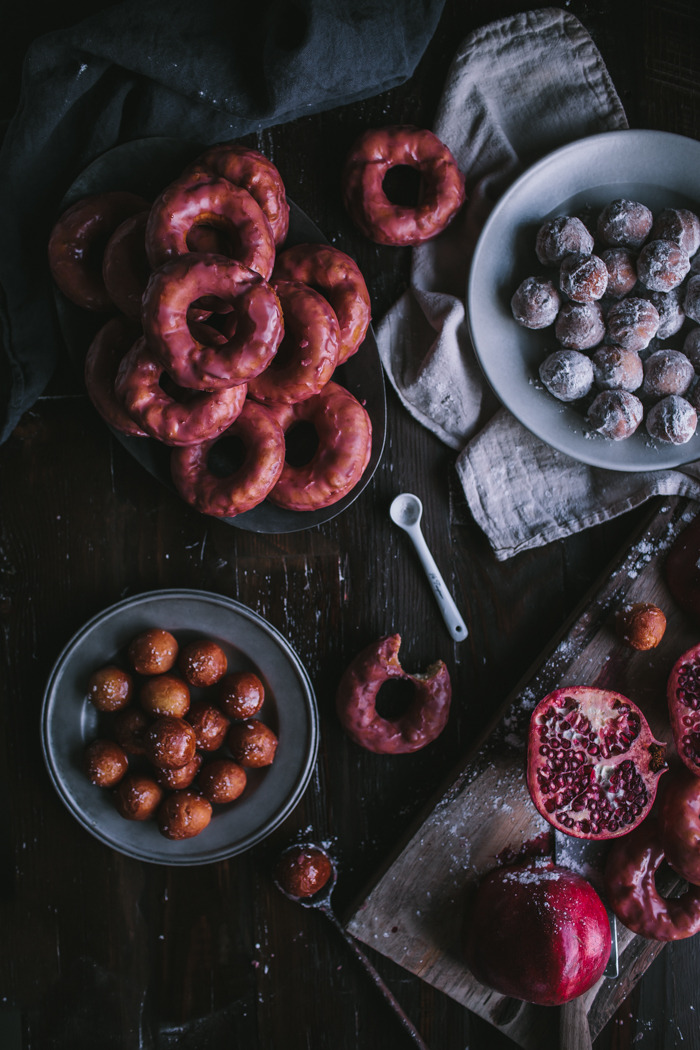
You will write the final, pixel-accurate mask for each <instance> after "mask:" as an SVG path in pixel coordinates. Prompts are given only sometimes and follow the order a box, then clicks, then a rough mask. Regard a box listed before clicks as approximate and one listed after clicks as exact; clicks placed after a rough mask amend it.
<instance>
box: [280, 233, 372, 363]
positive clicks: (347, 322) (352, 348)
mask: <svg viewBox="0 0 700 1050" xmlns="http://www.w3.org/2000/svg"><path fill="white" fill-rule="evenodd" d="M272 280H273V282H277V281H303V282H304V284H308V285H311V287H312V288H314V289H315V290H316V291H317V292H320V293H321V295H322V296H323V297H324V298H325V299H327V300H328V302H329V303H330V304H331V306H332V307H333V309H334V310H335V314H336V317H337V318H338V324H339V325H340V347H339V349H338V364H339V365H342V363H343V361H347V359H348V358H349V357H352V355H353V354H354V353H356V352H357V351H358V350H359V348H360V345H361V343H362V340H363V339H364V338H365V335H366V334H367V329H368V328H369V322H370V319H371V306H370V299H369V292H368V291H367V285H366V284H365V279H364V277H363V276H362V274H361V273H360V269H359V267H358V265H357V263H356V262H355V260H354V259H351V258H350V256H349V255H346V254H345V252H341V251H340V249H339V248H332V247H331V246H330V245H325V244H295V245H292V247H291V248H285V250H284V251H283V252H280V254H279V255H278V256H277V259H276V261H275V268H274V270H273V273H272Z"/></svg>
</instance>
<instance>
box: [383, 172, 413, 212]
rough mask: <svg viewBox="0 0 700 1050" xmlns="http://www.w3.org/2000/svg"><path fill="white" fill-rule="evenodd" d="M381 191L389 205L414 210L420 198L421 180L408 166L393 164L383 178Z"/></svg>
mask: <svg viewBox="0 0 700 1050" xmlns="http://www.w3.org/2000/svg"><path fill="white" fill-rule="evenodd" d="M382 190H383V191H384V194H385V196H386V198H387V200H388V201H389V202H390V204H396V205H398V206H399V207H401V208H415V207H416V206H417V205H418V204H419V203H420V201H421V198H422V191H423V178H422V176H421V173H420V171H419V170H418V169H417V168H414V167H412V166H411V165H410V164H394V165H393V166H392V167H390V168H389V170H388V171H387V173H386V175H385V176H384V179H383V181H382Z"/></svg>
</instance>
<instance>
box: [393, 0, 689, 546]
mask: <svg viewBox="0 0 700 1050" xmlns="http://www.w3.org/2000/svg"><path fill="white" fill-rule="evenodd" d="M626 127H627V120H626V117H625V113H624V110H623V108H622V104H621V102H620V99H619V98H618V96H617V93H616V91H615V88H614V86H613V84H612V81H611V79H610V75H609V73H608V71H607V69H606V68H605V65H604V63H603V60H602V58H601V56H600V53H599V52H598V50H597V48H596V47H595V45H594V44H593V41H592V40H591V38H590V36H589V35H588V33H587V31H586V30H585V29H584V27H583V26H582V25H581V23H580V22H579V21H578V20H577V19H576V18H574V17H573V16H572V15H570V14H569V13H567V12H566V11H563V10H560V9H558V8H545V9H542V10H539V11H529V12H524V13H522V14H518V15H515V16H513V17H510V18H506V19H504V20H502V21H499V22H495V23H492V24H491V25H487V26H485V27H484V28H482V29H479V30H477V31H476V32H474V33H472V34H471V35H470V36H469V37H467V39H466V40H465V41H464V42H463V44H462V45H461V47H460V48H459V51H458V53H457V55H456V57H455V59H454V61H453V63H452V66H451V68H450V70H449V73H448V76H447V81H446V85H445V89H444V92H443V96H442V100H441V103H440V106H439V109H438V113H437V115H436V119H435V124H434V128H433V130H434V131H435V133H436V134H437V135H438V137H439V138H440V139H442V141H443V142H445V143H446V144H447V145H448V146H449V147H450V149H451V150H452V152H453V154H454V156H455V158H456V160H457V163H458V164H459V166H460V169H461V170H462V171H463V172H465V173H466V178H467V192H468V203H467V206H466V207H465V208H464V209H463V210H462V212H461V213H460V214H459V216H458V217H457V219H456V220H455V221H454V222H453V223H452V225H451V226H450V227H449V228H448V229H447V230H446V231H445V233H444V234H442V235H441V236H440V237H438V238H436V239H435V240H434V241H428V242H427V243H426V244H423V245H420V246H419V247H417V248H415V249H413V256H412V269H411V282H410V287H409V289H408V291H407V292H406V293H405V294H404V295H403V296H402V298H401V299H400V300H399V301H398V302H397V303H395V304H394V306H393V307H392V308H391V309H390V310H389V312H388V313H387V315H386V316H385V317H384V318H383V319H382V321H381V323H380V325H379V327H378V330H377V341H378V344H379V350H380V354H381V357H382V361H383V364H384V368H385V370H386V373H387V375H388V377H389V379H390V380H391V382H392V384H393V386H394V387H395V389H396V391H397V393H398V395H399V397H400V398H401V400H402V402H403V403H404V405H405V406H406V407H407V409H408V410H409V411H410V412H411V414H412V415H413V416H414V417H415V418H416V419H417V420H419V421H420V422H421V423H422V424H423V425H424V426H426V427H428V428H429V429H430V430H431V431H432V432H433V433H435V434H437V435H438V437H440V438H441V439H442V440H443V441H444V442H445V443H446V444H447V445H449V446H450V448H453V449H455V450H459V453H460V454H459V456H458V458H457V463H456V467H457V472H458V474H459V477H460V480H461V482H462V486H463V488H464V492H465V495H466V498H467V502H468V505H469V508H470V510H471V512H472V514H473V516H474V518H475V520H476V521H477V523H478V524H479V526H480V527H481V528H482V529H483V530H484V532H485V533H486V535H487V537H488V539H489V542H490V544H491V546H492V547H493V550H494V553H495V555H496V557H497V558H499V559H501V560H502V559H505V558H509V557H510V556H512V555H513V554H517V553H518V552H519V551H522V550H526V549H528V548H530V547H537V546H542V545H543V544H545V543H549V542H551V541H552V540H555V539H561V538H562V537H565V536H569V535H571V534H572V533H574V532H577V531H579V530H580V529H584V528H587V527H588V526H591V525H595V524H598V523H599V522H602V521H605V520H607V519H608V518H611V517H613V516H615V515H618V514H622V513H623V512H624V511H627V510H630V509H632V508H633V507H636V506H638V505H639V504H640V503H642V502H643V501H644V500H647V499H649V498H650V497H651V496H654V495H671V494H679V495H687V496H692V497H695V498H700V464H698V463H695V464H691V465H689V466H686V467H683V468H679V469H676V470H662V471H654V472H649V473H632V474H626V473H623V472H618V471H610V470H602V469H599V468H594V467H588V466H586V465H585V464H582V463H578V462H577V461H575V460H573V459H571V458H570V457H568V456H566V455H564V454H562V453H559V452H557V451H556V450H554V449H552V448H550V447H549V446H548V445H545V444H544V443H543V442H541V441H540V440H539V439H538V438H536V437H535V436H534V435H532V434H531V433H530V432H529V431H528V430H526V429H525V428H524V427H523V426H522V425H521V424H520V423H518V422H517V420H516V419H515V418H514V417H513V416H512V415H511V414H510V413H509V412H508V411H507V410H506V409H504V408H498V407H497V403H496V401H495V399H494V397H493V395H492V394H491V392H490V391H489V390H488V388H487V384H486V381H485V379H484V378H483V375H482V373H481V370H480V368H479V365H478V363H477V361H476V359H475V357H474V353H473V350H472V347H471V344H470V340H469V332H468V328H467V322H466V317H465V305H464V297H465V291H466V283H467V274H468V269H469V263H470V259H471V254H472V252H473V249H474V246H475V244H476V240H477V238H478V236H479V232H480V230H481V228H482V226H483V224H484V221H485V220H486V218H487V217H488V214H489V211H490V209H491V207H492V206H493V204H494V203H495V201H496V200H497V199H498V197H499V195H500V194H501V193H502V192H503V190H504V189H505V188H506V187H507V186H508V185H509V184H510V183H511V182H512V181H513V179H514V178H515V177H517V175H519V174H520V172H521V171H523V170H524V169H525V168H526V167H528V166H529V165H530V164H532V163H533V162H534V161H535V160H537V159H538V158H539V157H541V156H543V155H545V154H546V153H548V152H550V151H551V150H553V149H556V148H557V147H559V146H562V145H565V144H566V143H567V142H571V141H574V140H575V139H579V138H583V137H584V136H586V135H593V134H596V133H598V132H601V131H612V130H619V129H621V128H626Z"/></svg>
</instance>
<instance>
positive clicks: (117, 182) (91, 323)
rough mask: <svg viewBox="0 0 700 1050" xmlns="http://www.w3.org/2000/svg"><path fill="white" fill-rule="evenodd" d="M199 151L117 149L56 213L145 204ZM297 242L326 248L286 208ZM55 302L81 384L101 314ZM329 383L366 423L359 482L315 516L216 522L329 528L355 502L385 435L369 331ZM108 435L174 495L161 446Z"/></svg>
mask: <svg viewBox="0 0 700 1050" xmlns="http://www.w3.org/2000/svg"><path fill="white" fill-rule="evenodd" d="M203 148H204V147H203V145H202V144H201V143H193V142H185V141H182V140H179V139H171V138H152V139H139V140H136V141H133V142H128V143H124V144H123V145H121V146H117V147H115V148H114V149H111V150H109V151H108V152H106V153H104V154H103V155H102V156H100V157H98V158H97V160H95V161H93V163H92V164H90V165H89V166H88V167H87V168H86V169H85V170H84V171H83V172H82V173H81V174H80V175H79V176H78V177H77V178H76V180H75V181H74V182H73V184H72V185H71V186H70V188H69V189H68V191H67V192H66V194H65V195H64V198H63V200H62V201H61V205H60V211H61V212H62V211H64V210H65V209H66V208H68V207H69V206H70V205H71V204H73V203H74V202H76V201H78V200H80V199H81V198H83V197H86V196H88V195H90V194H94V193H103V192H106V191H109V190H113V189H119V190H125V191H128V192H131V193H137V194H139V195H140V196H143V197H145V198H146V199H148V200H153V199H154V198H155V197H157V195H158V194H159V193H160V191H161V190H162V189H163V187H164V186H165V185H166V184H167V183H168V182H169V181H170V180H171V179H173V178H175V177H176V176H177V175H178V174H179V173H180V172H181V170H182V169H183V167H184V166H185V165H186V164H188V163H189V162H191V161H193V160H194V159H195V158H196V157H197V156H198V155H199V154H200V153H201V152H202V150H203ZM303 242H308V243H318V244H327V243H328V242H327V240H326V238H325V237H324V236H323V234H322V232H321V231H320V230H319V229H318V227H317V226H316V225H315V223H314V222H313V221H312V220H311V219H310V218H309V217H308V216H307V215H306V214H305V213H304V212H303V211H302V210H301V209H300V208H298V207H297V206H296V205H295V204H294V203H293V202H291V201H290V221H289V233H288V236H287V239H286V241H285V243H284V247H285V248H286V247H289V246H291V245H293V244H297V243H303ZM55 300H56V306H57V312H58V319H59V324H60V327H61V331H62V333H63V336H64V339H65V341H66V344H67V347H68V352H69V355H70V357H71V359H72V361H73V363H74V365H75V367H76V368H77V369H78V371H79V373H80V375H81V377H82V375H83V369H84V361H85V355H86V353H87V349H88V347H89V346H90V343H91V342H92V339H93V338H94V336H95V334H96V333H97V331H98V330H99V329H100V328H101V327H102V325H104V323H105V315H104V314H91V313H89V312H88V311H85V310H81V309H79V308H78V307H77V306H75V305H74V304H73V303H71V302H70V301H69V300H68V299H67V298H66V297H65V296H64V295H62V294H61V292H60V291H59V290H58V289H56V290H55ZM333 379H334V381H336V382H338V383H339V384H341V385H342V386H344V387H345V388H346V389H347V390H349V391H350V393H351V394H353V395H354V396H355V398H357V400H358V401H359V402H360V403H361V404H362V405H363V406H364V407H365V409H366V410H367V412H368V414H369V417H370V420H371V423H372V445H371V452H370V458H369V463H368V465H367V467H366V469H365V471H364V473H363V475H362V477H361V479H360V481H359V482H358V483H357V484H356V485H355V487H354V488H353V489H352V490H351V491H350V492H349V493H348V494H347V495H346V496H344V497H343V498H342V499H340V500H338V501H337V502H336V503H333V504H331V505H330V506H328V507H324V508H322V509H319V510H308V511H293V510H287V509H285V508H283V507H278V506H275V505H274V504H273V503H272V502H270V501H268V500H265V501H263V503H261V504H259V505H258V506H256V507H254V508H253V509H252V510H248V511H246V512H245V513H242V514H238V515H236V516H235V517H224V518H222V519H220V520H222V521H225V522H227V523H229V524H231V525H234V526H235V527H236V528H239V529H245V530H247V531H250V532H261V533H272V534H279V533H286V532H298V531H301V530H303V529H308V528H311V527H313V526H315V525H321V524H323V522H325V521H329V520H330V519H331V518H334V517H335V516H336V515H338V514H340V513H342V511H343V510H345V509H346V508H347V507H348V506H349V505H350V504H351V503H352V502H354V500H355V499H357V497H358V496H359V495H360V493H361V492H362V491H363V490H364V488H365V487H366V486H367V485H368V484H369V482H370V480H371V479H372V476H373V474H374V472H375V470H376V468H377V466H378V464H379V460H380V458H381V455H382V451H383V448H384V439H385V430H386V393H385V388H384V374H383V371H382V366H381V361H380V358H379V352H378V349H377V344H376V340H375V337H374V333H373V331H372V328H371V327H370V328H369V329H368V331H367V334H366V337H365V340H364V342H363V344H362V346H361V347H360V349H359V350H358V351H357V353H356V354H354V355H353V356H352V357H350V358H349V359H348V360H347V361H345V362H344V363H343V364H341V365H339V366H338V368H337V369H336V371H335V373H334V375H333ZM106 425H108V424H106ZM109 429H110V430H111V432H112V433H113V435H114V437H115V438H116V439H117V441H119V443H120V444H121V445H122V446H123V447H124V448H125V449H126V450H127V451H128V452H129V453H130V454H131V455H132V456H133V457H134V458H135V459H136V460H137V461H138V462H139V463H140V464H141V465H142V466H143V467H145V468H146V470H148V471H149V472H150V473H151V474H152V475H153V476H154V477H155V478H157V479H158V480H159V481H160V482H161V483H162V484H164V485H165V486H166V487H168V488H169V489H171V490H172V491H175V488H174V485H173V482H172V479H171V471H170V459H171V450H170V449H169V448H168V447H167V446H165V445H163V444H161V443H160V442H158V441H155V440H153V439H151V438H147V437H131V436H129V435H126V434H124V433H122V432H120V431H119V430H117V429H115V428H113V427H110V428H109Z"/></svg>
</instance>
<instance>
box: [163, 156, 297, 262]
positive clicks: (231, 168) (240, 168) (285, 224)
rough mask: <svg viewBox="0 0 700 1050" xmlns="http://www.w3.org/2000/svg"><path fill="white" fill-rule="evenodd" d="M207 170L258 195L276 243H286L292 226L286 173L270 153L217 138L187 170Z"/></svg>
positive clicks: (186, 174)
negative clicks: (214, 143)
mask: <svg viewBox="0 0 700 1050" xmlns="http://www.w3.org/2000/svg"><path fill="white" fill-rule="evenodd" d="M198 171H206V172H209V173H211V174H212V175H216V176H217V177H218V178H220V179H228V181H229V182H233V183H234V184H235V185H236V186H241V187H242V188H243V189H244V190H247V191H248V193H249V194H250V195H251V197H254V198H255V200H256V201H257V202H258V204H259V205H260V207H261V208H262V210H263V213H264V215H265V216H266V218H267V221H268V222H269V223H270V227H271V229H272V235H273V237H274V239H275V244H277V245H279V244H282V242H283V241H284V239H285V237H286V236H287V231H288V230H289V204H288V203H287V197H286V193H285V189H284V183H283V181H282V177H281V175H280V173H279V171H278V170H277V168H276V167H275V165H274V164H273V163H272V161H271V160H268V158H267V157H265V156H263V154H262V153H259V152H258V151H257V150H255V149H249V148H248V147H246V146H239V145H238V144H237V143H235V142H217V143H216V145H214V146H210V147H209V149H207V150H205V151H204V153H202V155H201V156H200V157H198V158H197V159H196V160H195V162H194V164H192V165H191V166H190V167H189V168H187V169H186V170H185V171H184V173H183V174H184V176H185V177H188V176H189V175H191V174H194V173H195V172H198Z"/></svg>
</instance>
